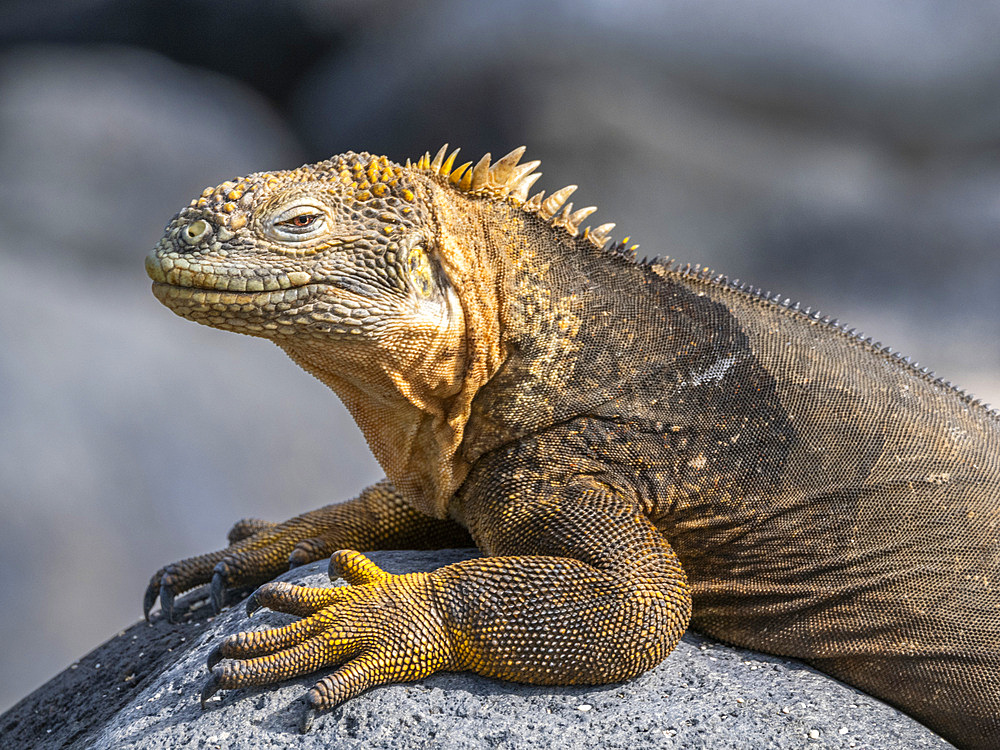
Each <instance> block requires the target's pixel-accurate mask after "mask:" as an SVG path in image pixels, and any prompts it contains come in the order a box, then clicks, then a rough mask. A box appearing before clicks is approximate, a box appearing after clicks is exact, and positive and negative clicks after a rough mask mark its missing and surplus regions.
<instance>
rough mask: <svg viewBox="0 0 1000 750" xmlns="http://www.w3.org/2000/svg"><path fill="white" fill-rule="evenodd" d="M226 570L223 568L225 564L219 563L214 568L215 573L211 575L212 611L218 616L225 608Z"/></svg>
mask: <svg viewBox="0 0 1000 750" xmlns="http://www.w3.org/2000/svg"><path fill="white" fill-rule="evenodd" d="M227 577H228V576H227V570H226V568H225V563H224V562H220V563H219V564H218V565H216V566H215V572H214V573H213V574H212V592H211V600H212V611H213V612H215V613H216V614H218V613H219V612H221V611H222V609H223V607H225V606H226V586H227V584H226V579H227Z"/></svg>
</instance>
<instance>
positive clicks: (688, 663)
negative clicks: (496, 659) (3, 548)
mask: <svg viewBox="0 0 1000 750" xmlns="http://www.w3.org/2000/svg"><path fill="white" fill-rule="evenodd" d="M474 554H475V553H474V551H472V550H469V551H463V550H452V551H438V552H381V553H373V554H372V555H371V557H372V559H373V560H374V561H375V562H376V563H377V564H379V565H380V566H382V567H384V568H385V569H387V570H389V571H390V572H394V573H402V572H407V571H413V570H430V569H433V568H435V567H438V566H439V565H442V564H448V563H451V562H455V561H458V560H462V559H467V558H468V557H471V556H474ZM325 568H326V564H325V563H314V564H312V565H308V566H305V567H303V568H300V569H298V570H295V571H291V572H289V573H288V574H286V575H284V576H282V578H283V579H284V580H290V581H296V582H304V583H307V584H310V585H327V584H328V581H327V579H326V576H325V572H324V571H325ZM203 614H204V608H202V609H201V610H197V609H196V610H195V611H194V612H191V613H189V619H188V621H187V622H184V623H182V624H179V625H175V626H168V625H167V624H166V623H164V622H162V620H160V619H159V618H155V617H154V622H153V624H152V625H146V624H145V623H140V624H138V625H134V626H133V627H132V628H130V629H129V630H128V631H125V632H123V633H121V634H119V635H118V636H117V637H116V638H115V639H113V640H112V641H110V642H109V643H107V644H105V645H104V646H102V647H100V648H99V649H97V650H96V651H94V652H92V653H91V654H89V655H88V656H86V657H84V658H83V659H81V660H80V661H79V662H77V663H76V664H74V665H73V667H71V668H70V669H69V670H67V671H66V672H64V673H63V674H61V675H59V676H58V677H56V678H55V679H54V680H52V681H51V682H49V683H48V684H46V685H45V686H43V687H42V688H40V689H39V690H38V691H36V692H35V693H33V694H32V695H30V696H28V697H27V698H25V699H24V700H23V701H21V702H20V703H19V704H18V705H17V706H15V707H14V708H13V709H11V710H10V711H9V712H7V713H6V714H4V715H3V716H2V717H0V731H2V732H3V739H4V743H5V745H6V746H10V747H25V746H32V747H36V748H47V747H62V748H74V749H75V748H118V747H129V748H148V749H150V750H153V749H154V748H155V749H157V750H159V749H160V748H173V747H192V748H195V747H213V748H273V747H283V748H284V747H295V748H358V749H359V750H360V748H387V749H388V748H392V749H393V750H404V749H406V748H428V747H435V748H437V747H440V748H509V749H511V750H513V749H515V748H538V747H545V748H580V747H602V748H634V747H664V748H720V749H724V748H734V749H735V748H747V747H754V748H802V747H817V748H854V747H858V748H861V747H863V748H871V749H884V750H890V749H895V748H899V749H900V750H903V749H904V748H905V749H906V750H917V749H919V748H946V747H950V746H949V745H948V744H947V743H946V742H944V741H943V740H941V739H940V738H938V737H937V736H936V735H934V734H933V733H931V732H930V731H929V730H927V729H926V728H924V727H923V726H921V725H920V724H918V723H916V722H915V721H913V720H911V719H909V718H907V717H906V716H904V715H903V714H900V713H899V712H898V711H896V710H894V709H892V708H890V707H889V706H886V705H885V704H882V703H880V702H878V701H876V700H874V699H872V698H870V697H868V696H865V695H863V694H861V693H859V692H857V691H856V690H853V689H852V688H849V687H847V686H845V685H843V684H841V683H839V682H836V681H834V680H832V679H830V678H828V677H825V676H823V675H821V674H820V673H818V672H816V671H814V670H812V669H810V668H809V667H807V666H804V665H802V664H800V663H798V662H795V661H791V660H786V659H779V658H775V657H771V656H765V655H762V654H758V653H754V652H750V651H744V650H741V649H735V648H730V647H728V646H724V645H722V644H719V643H717V642H715V641H712V640H710V639H707V638H704V637H701V636H698V635H694V634H688V635H686V636H685V637H684V638H683V640H682V641H681V643H680V645H679V646H678V647H677V649H676V650H675V651H674V653H673V654H671V655H670V657H669V658H667V659H666V660H665V661H664V662H663V663H662V664H661V665H660V666H658V667H657V668H655V669H653V670H651V671H650V672H648V673H646V674H644V675H642V676H641V677H639V678H638V679H635V680H631V681H629V682H625V683H618V684H613V685H603V686H598V687H564V688H552V687H532V686H527V685H517V684H513V683H506V682H499V681H496V680H489V679H485V678H482V677H479V676H476V675H473V674H467V673H450V674H449V673H444V674H438V675H434V676H432V677H429V678H427V679H424V680H420V681H418V682H414V683H409V684H402V685H392V686H388V687H381V688H377V689H373V690H370V691H368V692H367V693H365V694H363V695H361V696H359V697H358V698H355V699H354V700H352V701H349V702H348V703H346V704H345V705H343V706H342V707H340V708H338V709H335V710H334V711H332V712H330V713H327V714H324V715H321V716H320V717H318V718H317V720H316V722H315V723H314V725H313V728H312V730H311V732H309V733H308V734H305V735H303V734H300V733H299V732H298V731H297V725H298V720H299V716H300V713H301V711H302V709H303V706H302V705H301V702H300V700H299V699H300V697H301V696H302V695H303V694H304V693H305V691H306V690H307V689H308V688H309V687H310V686H311V685H312V684H313V683H314V682H315V680H316V677H315V676H312V677H306V678H301V679H297V680H292V681H289V682H287V683H283V684H282V685H280V686H277V687H274V688H266V689H247V690H238V691H227V692H222V693H220V694H219V695H220V696H221V698H214V699H212V700H211V701H210V703H209V708H208V709H207V710H205V711H202V710H201V708H200V707H199V705H198V703H199V693H200V690H201V686H202V685H203V684H204V681H205V679H206V676H207V672H206V669H205V658H206V655H207V653H208V651H209V649H210V648H211V647H212V645H213V644H214V643H216V642H217V641H218V640H219V639H220V638H222V637H224V636H225V635H227V634H229V633H233V632H236V631H238V630H241V629H246V628H248V627H253V628H263V627H274V626H277V625H280V624H284V623H285V622H288V621H289V619H290V618H289V617H288V616H287V615H280V614H276V613H272V612H268V611H262V612H261V613H259V614H257V615H255V617H254V619H253V620H252V623H251V622H248V621H247V619H246V617H245V615H244V613H243V608H242V607H241V606H235V607H233V608H232V609H230V610H229V611H227V612H225V613H223V614H222V615H220V616H218V617H215V618H210V619H209V620H208V621H207V622H206V621H205V620H203V619H199V618H200V616H201V615H203Z"/></svg>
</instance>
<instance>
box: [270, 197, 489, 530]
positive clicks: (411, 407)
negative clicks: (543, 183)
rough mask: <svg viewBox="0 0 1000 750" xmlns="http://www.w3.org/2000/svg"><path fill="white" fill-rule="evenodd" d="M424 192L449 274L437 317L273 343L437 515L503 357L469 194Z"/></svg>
mask: <svg viewBox="0 0 1000 750" xmlns="http://www.w3.org/2000/svg"><path fill="white" fill-rule="evenodd" d="M425 189H426V190H428V192H430V193H432V195H431V196H430V198H431V205H433V206H434V211H435V217H434V218H435V222H434V224H435V225H436V235H437V236H436V237H435V239H434V243H433V245H434V249H433V250H432V255H433V256H434V257H435V258H436V259H437V261H438V262H439V263H440V265H441V268H442V271H443V275H444V276H445V277H446V278H447V282H446V283H445V288H444V289H443V290H442V299H441V300H440V305H439V308H438V312H437V314H435V315H434V316H431V317H428V316H426V315H425V316H423V317H422V318H421V319H420V320H419V322H418V323H415V322H414V321H413V320H412V319H410V318H400V319H399V320H395V319H393V318H389V319H388V320H387V322H386V325H385V326H384V327H383V328H382V329H381V330H380V331H379V333H378V334H377V335H375V336H373V337H364V339H363V340H359V341H357V342H354V341H344V340H343V339H341V340H339V341H338V342H337V344H336V345H331V343H330V341H328V340H324V339H322V338H320V337H316V338H312V337H288V338H287V339H284V340H282V339H279V340H277V341H276V343H278V345H279V346H280V347H281V348H282V349H284V350H285V352H287V353H288V355H289V356H290V357H291V358H292V359H293V360H294V361H295V362H296V363H297V364H299V365H300V366H301V367H302V368H303V369H305V370H306V371H308V372H309V373H311V374H312V375H314V376H315V377H317V378H318V379H319V380H321V381H322V382H323V383H325V384H326V385H327V386H329V387H330V388H331V389H332V390H333V391H334V392H335V393H336V394H337V395H338V396H339V397H340V399H341V400H342V401H343V403H344V405H345V406H346V407H347V409H348V411H350V413H351V415H352V416H353V418H354V420H355V421H356V422H357V424H358V426H359V427H360V428H361V431H362V433H363V434H364V436H365V439H366V440H367V442H368V445H369V446H370V447H371V450H372V453H373V454H374V455H375V459H376V460H377V461H378V462H379V464H380V465H381V467H382V469H383V470H384V471H385V473H386V476H387V477H388V478H389V479H390V480H391V481H392V482H393V484H394V485H395V486H396V488H397V489H398V490H399V491H400V492H401V493H402V494H403V496H404V497H405V498H406V500H407V502H408V503H410V504H411V505H412V506H413V507H414V508H416V509H418V510H419V511H421V512H423V513H427V514H428V515H432V516H436V517H438V518H444V517H445V516H446V515H447V514H448V505H449V501H450V500H451V498H452V496H453V495H454V493H455V491H456V490H457V489H458V487H459V486H460V485H461V484H462V482H463V481H464V479H465V476H466V474H467V473H468V471H469V462H468V461H467V460H466V459H465V458H464V457H463V456H462V455H461V452H460V450H459V447H460V446H461V444H462V440H463V437H464V436H465V429H466V424H467V422H468V420H469V414H470V409H471V404H472V400H473V398H474V397H475V395H476V393H477V392H478V391H479V389H480V388H481V387H482V386H483V385H484V384H485V383H486V382H487V381H488V380H489V379H490V377H491V376H492V375H493V373H494V372H496V370H497V368H498V367H499V366H500V362H501V344H500V324H499V319H498V314H497V309H498V305H497V290H498V283H499V276H500V271H499V270H498V268H497V265H498V264H495V263H492V262H491V260H492V259H487V258H484V257H483V255H484V254H481V253H480V250H481V248H482V247H483V246H484V244H485V238H486V236H487V232H488V231H489V228H488V227H485V226H483V225H482V224H481V223H480V222H478V221H477V220H476V214H478V213H480V212H473V213H472V214H471V215H470V211H469V208H470V205H469V204H470V201H469V199H468V198H467V197H465V196H462V195H459V194H457V193H456V191H454V190H452V189H450V188H447V187H442V186H438V185H436V184H434V183H430V184H428V185H427V186H426V188H425Z"/></svg>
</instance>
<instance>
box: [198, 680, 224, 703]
mask: <svg viewBox="0 0 1000 750" xmlns="http://www.w3.org/2000/svg"><path fill="white" fill-rule="evenodd" d="M219 683H220V681H219V675H217V674H216V673H215V672H212V675H211V676H210V677H209V678H208V682H206V683H205V687H203V688H202V689H201V708H202V710H203V711H204V710H205V701H207V700H208V699H209V698H211V697H212V696H213V695H215V694H216V693H217V692H219V691H220V690H221V689H222V687H221V685H220V684H219Z"/></svg>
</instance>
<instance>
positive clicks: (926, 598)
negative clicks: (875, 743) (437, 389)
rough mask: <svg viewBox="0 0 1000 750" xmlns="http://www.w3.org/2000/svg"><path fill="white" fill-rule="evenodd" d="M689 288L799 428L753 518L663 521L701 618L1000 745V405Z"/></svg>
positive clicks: (792, 316) (703, 623)
mask: <svg viewBox="0 0 1000 750" xmlns="http://www.w3.org/2000/svg"><path fill="white" fill-rule="evenodd" d="M679 283H684V284H686V285H688V286H690V287H691V288H692V289H693V290H695V291H697V292H704V293H705V294H706V295H707V296H708V297H709V298H711V299H713V300H716V301H718V302H720V303H721V304H722V305H724V306H725V307H726V308H727V310H728V312H729V314H731V315H732V316H733V317H734V318H735V320H736V321H737V322H738V324H739V326H740V328H741V329H742V331H744V332H745V334H746V337H747V341H748V343H749V349H750V351H751V352H753V356H754V357H755V358H756V360H757V361H758V362H759V363H760V364H761V366H762V367H763V368H764V369H765V370H767V371H768V372H771V373H774V386H775V394H776V396H777V400H778V402H779V403H780V404H781V407H782V409H783V411H784V413H785V414H786V415H787V419H788V427H789V429H790V431H791V435H790V441H789V450H788V453H787V457H786V459H785V464H784V468H783V470H782V471H781V472H780V477H779V478H778V479H777V481H775V482H773V483H768V484H771V485H772V487H773V489H769V491H767V492H762V493H760V495H758V496H757V497H754V494H755V493H753V492H752V491H751V492H750V493H748V495H747V496H746V497H744V498H742V499H740V500H739V501H738V503H739V505H740V509H739V510H738V511H736V513H735V516H736V517H737V518H739V519H740V521H739V522H738V523H736V524H722V525H721V527H720V528H715V529H707V528H706V520H705V517H704V516H701V517H697V516H695V515H691V516H688V515H685V514H684V513H680V514H674V515H673V516H672V517H671V518H669V519H665V532H666V534H667V536H668V537H669V538H671V539H672V540H673V543H674V546H675V548H676V549H677V552H678V556H679V557H680V558H681V560H682V561H683V563H684V566H685V569H686V570H687V571H688V574H689V576H690V578H691V580H692V589H693V596H694V603H695V607H694V612H693V618H692V623H693V625H694V626H695V627H697V628H699V629H700V630H702V631H703V632H706V633H709V634H711V635H715V636H717V637H719V638H722V639H724V640H727V641H729V642H732V643H736V644H738V645H743V646H750V647H753V648H759V649H763V650H769V651H774V652H776V653H781V654H786V655H791V656H798V657H801V658H803V659H805V660H807V661H809V662H810V663H812V664H813V665H815V666H816V667H818V668H819V669H822V670H823V671H825V672H828V673H829V674H832V675H834V676H836V677H839V678H840V679H843V680H844V681H846V682H849V683H851V684H852V685H855V686H857V687H859V688H861V689H862V690H864V691H866V692H868V693H871V694H873V695H877V696H880V697H882V698H883V699H885V700H888V701H889V702H891V703H894V704H896V705H898V706H901V707H903V708H904V709H905V710H906V711H908V712H909V713H910V714H912V715H914V716H916V717H917V718H920V719H921V720H923V721H924V722H925V723H927V724H929V725H930V726H932V727H934V728H935V729H936V730H937V731H939V732H941V733H943V734H945V735H946V736H948V737H952V738H956V739H957V740H960V741H965V742H968V743H969V744H970V745H971V746H977V747H989V746H992V745H993V744H994V743H997V742H1000V590H998V587H1000V541H998V540H1000V421H998V419H997V416H996V414H995V413H994V412H990V411H988V410H987V409H985V408H984V407H983V406H982V405H980V404H979V403H977V402H975V401H973V400H972V399H971V398H969V397H967V396H965V395H963V394H961V393H959V392H957V391H955V390H954V389H953V388H952V387H950V386H949V385H948V384H946V383H944V382H942V381H940V380H935V379H934V378H933V377H931V376H929V375H927V374H926V373H923V372H920V371H918V370H916V369H915V368H914V367H912V366H910V365H909V364H908V363H906V362H905V361H903V360H901V359H900V358H898V357H895V356H892V355H890V354H887V353H886V352H884V351H882V350H881V349H879V348H877V347H876V346H874V345H872V344H871V343H870V342H866V341H863V340H861V339H860V338H858V337H857V336H854V335H852V334H849V333H846V332H844V331H841V330H839V329H838V328H836V327H834V326H832V325H830V324H829V323H826V322H824V321H822V320H816V319H814V318H812V317H810V316H807V315H805V314H803V313H801V312H797V311H793V310H790V309H787V308H785V307H783V306H781V305H779V304H777V303H775V302H773V301H768V300H765V299H762V298H760V297H759V296H756V295H752V294H747V293H744V292H740V291H735V290H733V289H732V288H730V287H728V286H726V285H724V284H722V285H720V284H718V283H714V282H711V281H709V280H707V279H706V278H704V277H701V276H698V277H695V278H692V277H690V276H689V277H686V278H685V280H684V281H682V282H679ZM751 398H752V395H751ZM721 515H723V516H727V514H726V513H723V514H721ZM708 518H709V519H711V518H712V516H711V515H709V516H708ZM708 525H709V526H711V521H709V523H708ZM686 539H690V540H691V543H690V545H688V544H685V542H684V541H683V540H686ZM706 548H708V549H709V550H715V552H714V553H713V552H711V551H708V552H706ZM689 550H690V552H689ZM688 554H689V555H690V556H689V557H686V555H688ZM751 571H752V574H751Z"/></svg>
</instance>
